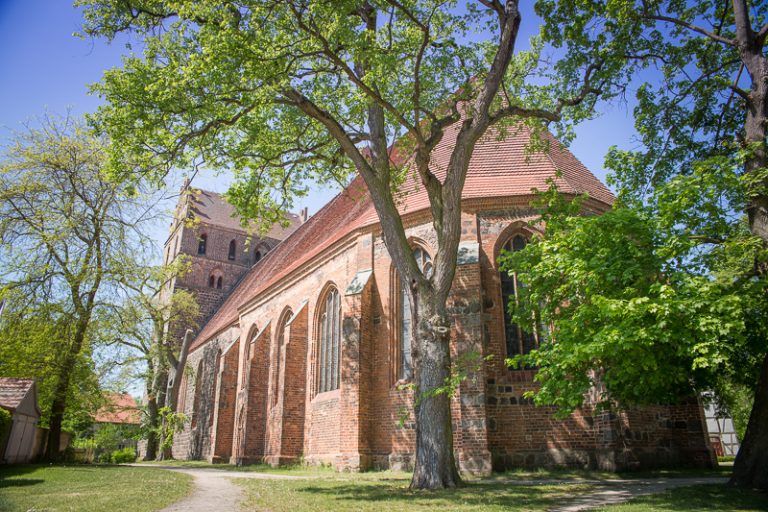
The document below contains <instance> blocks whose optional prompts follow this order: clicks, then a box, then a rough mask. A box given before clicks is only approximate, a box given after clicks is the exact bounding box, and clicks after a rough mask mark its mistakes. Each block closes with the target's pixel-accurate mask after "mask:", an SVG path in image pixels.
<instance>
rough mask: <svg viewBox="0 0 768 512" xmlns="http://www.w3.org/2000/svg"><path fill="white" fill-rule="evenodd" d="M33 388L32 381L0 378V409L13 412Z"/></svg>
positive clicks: (33, 383)
mask: <svg viewBox="0 0 768 512" xmlns="http://www.w3.org/2000/svg"><path fill="white" fill-rule="evenodd" d="M34 386H35V380H34V379H20V378H16V377H0V407H3V408H5V409H8V410H9V411H15V410H16V408H17V407H18V406H19V405H20V404H21V402H22V401H23V400H24V398H25V397H26V396H27V394H28V393H29V392H30V391H31V390H32V388H33V387H34ZM35 406H37V404H35Z"/></svg>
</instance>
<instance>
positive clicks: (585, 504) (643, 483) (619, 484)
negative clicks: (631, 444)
mask: <svg viewBox="0 0 768 512" xmlns="http://www.w3.org/2000/svg"><path fill="white" fill-rule="evenodd" d="M727 481H728V479H727V478H716V477H703V478H648V479H632V480H623V479H622V480H595V481H588V483H591V484H595V485H596V486H597V487H598V489H596V490H595V491H593V492H592V493H590V494H586V495H582V496H575V497H574V498H573V499H572V500H571V501H569V502H568V503H564V504H563V505H561V506H558V507H555V508H552V509H550V512H578V511H581V510H590V509H593V508H598V507H603V506H606V505H615V504H618V503H624V502H625V501H629V500H631V499H632V498H636V497H638V496H647V495H649V494H658V493H661V492H664V491H665V490H667V489H674V488H676V487H688V486H691V485H714V484H724V483H726V482H727Z"/></svg>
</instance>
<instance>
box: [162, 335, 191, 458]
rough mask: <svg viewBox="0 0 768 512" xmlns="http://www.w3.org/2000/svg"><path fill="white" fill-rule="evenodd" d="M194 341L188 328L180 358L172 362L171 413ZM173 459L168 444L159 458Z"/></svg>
mask: <svg viewBox="0 0 768 512" xmlns="http://www.w3.org/2000/svg"><path fill="white" fill-rule="evenodd" d="M191 342H192V329H187V331H186V332H185V333H184V341H183V342H182V343H181V349H180V352H179V359H178V361H176V363H175V364H173V363H172V365H173V368H171V370H172V371H173V375H171V376H170V378H169V379H168V384H167V387H166V393H165V405H166V407H168V409H169V410H170V412H171V413H175V412H176V408H177V407H178V402H179V388H180V387H181V379H182V378H183V376H184V366H185V365H186V364H187V353H188V352H189V345H190V343H191ZM165 428H166V419H165V417H163V431H165ZM170 459H173V448H172V447H170V446H167V447H165V448H164V449H163V451H162V453H161V454H160V457H159V459H158V460H170Z"/></svg>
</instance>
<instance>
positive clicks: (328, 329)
mask: <svg viewBox="0 0 768 512" xmlns="http://www.w3.org/2000/svg"><path fill="white" fill-rule="evenodd" d="M319 328H320V331H319V332H320V339H319V354H318V361H319V364H318V376H317V380H318V382H317V392H318V393H325V392H326V391H332V390H334V389H338V388H339V373H340V366H341V365H340V360H341V297H340V296H339V291H338V290H337V289H336V288H332V289H331V290H329V291H328V293H327V294H326V295H325V299H324V300H323V304H322V311H321V313H320V325H319Z"/></svg>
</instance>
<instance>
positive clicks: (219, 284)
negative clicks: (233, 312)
mask: <svg viewBox="0 0 768 512" xmlns="http://www.w3.org/2000/svg"><path fill="white" fill-rule="evenodd" d="M216 288H217V289H219V290H221V276H219V278H218V279H217V280H216Z"/></svg>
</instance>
